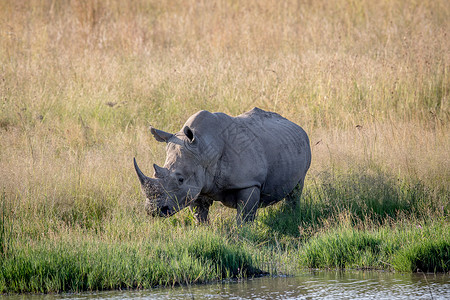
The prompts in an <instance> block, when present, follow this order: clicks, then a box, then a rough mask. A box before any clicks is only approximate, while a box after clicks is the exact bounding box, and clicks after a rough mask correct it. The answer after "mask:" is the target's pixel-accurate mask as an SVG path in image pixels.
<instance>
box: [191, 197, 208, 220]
mask: <svg viewBox="0 0 450 300" xmlns="http://www.w3.org/2000/svg"><path fill="white" fill-rule="evenodd" d="M212 203H213V201H212V200H211V199H209V198H207V197H205V196H198V197H197V199H195V201H194V202H192V203H191V204H190V205H189V208H190V209H191V211H192V213H193V214H194V217H195V220H196V221H197V223H207V222H208V213H209V207H210V206H211V204H212Z"/></svg>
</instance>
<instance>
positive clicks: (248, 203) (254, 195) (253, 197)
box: [236, 187, 261, 226]
mask: <svg viewBox="0 0 450 300" xmlns="http://www.w3.org/2000/svg"><path fill="white" fill-rule="evenodd" d="M260 192H261V191H260V189H259V188H258V187H251V188H247V189H243V190H240V191H238V192H237V195H236V196H237V215H236V222H237V225H238V226H241V225H242V224H243V223H245V222H252V221H253V220H254V219H255V216H256V210H257V209H258V207H259V197H260Z"/></svg>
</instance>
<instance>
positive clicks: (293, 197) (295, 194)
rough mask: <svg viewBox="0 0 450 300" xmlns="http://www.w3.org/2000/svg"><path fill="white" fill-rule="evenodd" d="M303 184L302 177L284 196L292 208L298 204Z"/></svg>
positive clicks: (303, 179)
mask: <svg viewBox="0 0 450 300" xmlns="http://www.w3.org/2000/svg"><path fill="white" fill-rule="evenodd" d="M304 185H305V178H302V179H300V181H299V182H298V184H297V185H296V186H295V188H294V189H293V190H292V191H291V192H290V193H289V194H288V195H287V196H286V203H287V204H288V205H289V206H291V207H292V208H296V207H298V206H299V205H300V198H301V196H302V192H303V186H304Z"/></svg>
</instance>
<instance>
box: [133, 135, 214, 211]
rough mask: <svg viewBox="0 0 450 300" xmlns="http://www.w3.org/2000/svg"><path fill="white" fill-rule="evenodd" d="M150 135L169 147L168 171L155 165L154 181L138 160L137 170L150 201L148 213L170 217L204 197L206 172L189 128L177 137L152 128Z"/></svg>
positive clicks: (165, 164)
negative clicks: (198, 198) (144, 171)
mask: <svg viewBox="0 0 450 300" xmlns="http://www.w3.org/2000/svg"><path fill="white" fill-rule="evenodd" d="M150 131H151V133H152V134H153V136H154V137H155V139H156V140H157V141H159V142H164V143H166V144H167V147H166V152H167V157H166V161H165V163H164V167H160V166H158V165H156V164H154V165H153V168H154V178H150V177H147V176H146V175H144V173H143V172H142V171H141V170H140V169H139V167H138V165H137V163H136V160H135V159H134V167H135V169H136V173H137V175H138V177H139V181H140V182H141V188H142V192H143V194H144V196H145V197H146V202H145V210H146V211H147V213H148V214H149V215H152V216H160V217H169V216H171V215H173V214H175V213H176V212H178V211H180V210H181V209H183V208H185V207H186V206H188V205H189V204H190V203H191V202H192V201H194V200H195V199H196V198H197V196H198V195H199V194H200V192H201V190H202V188H203V187H204V185H205V179H206V178H205V168H204V167H203V164H202V163H201V162H200V159H199V152H198V141H197V139H196V137H195V136H194V133H193V131H192V130H191V129H190V128H189V127H188V126H185V127H184V129H183V131H182V132H179V133H176V134H171V133H168V132H164V131H162V130H158V129H156V128H153V127H151V126H150Z"/></svg>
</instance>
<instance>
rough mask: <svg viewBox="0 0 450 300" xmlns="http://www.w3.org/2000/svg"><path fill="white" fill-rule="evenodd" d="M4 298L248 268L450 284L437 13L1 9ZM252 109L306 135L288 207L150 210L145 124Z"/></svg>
mask: <svg viewBox="0 0 450 300" xmlns="http://www.w3.org/2000/svg"><path fill="white" fill-rule="evenodd" d="M0 16H1V18H0V20H1V21H0V194H1V204H0V209H1V215H0V264H1V265H2V267H1V271H0V292H27V291H31V292H53V291H68V290H97V289H114V288H127V287H138V288H147V287H151V286H155V285H173V284H177V283H182V284H185V283H194V282H205V281H211V280H216V279H221V278H226V277H229V276H251V275H253V274H255V273H258V272H259V271H261V270H262V271H265V272H269V273H290V274H295V273H296V272H298V271H299V270H301V269H302V268H309V267H311V268H381V269H387V270H395V271H402V272H403V271H406V272H415V271H418V270H421V271H436V272H437V271H439V272H440V271H444V272H448V271H449V259H450V257H449V251H450V250H449V248H450V245H449V244H450V241H449V234H448V232H450V230H449V229H450V228H449V210H450V204H449V202H450V201H449V198H450V188H449V184H448V183H449V182H450V156H449V153H450V142H449V141H450V130H449V129H450V128H449V120H450V111H449V103H448V99H449V93H450V88H449V87H450V79H449V61H450V54H449V51H448V48H449V47H448V42H447V41H448V32H450V22H449V21H448V20H450V7H449V5H448V4H447V2H446V1H422V2H420V3H417V2H415V1H378V2H374V1H348V0H339V1H334V2H333V3H331V2H330V3H329V2H328V1H315V2H314V3H308V2H307V1H305V2H302V1H286V2H283V3H277V2H270V1H246V2H242V3H241V2H239V1H228V2H223V1H220V2H219V1H205V2H203V1H183V2H179V1H167V2H164V3H160V1H151V0H148V1H147V0H140V1H132V2H130V1H128V2H124V1H108V2H104V1H96V0H92V1H87V0H84V1H69V0H66V1H52V0H44V1H0ZM254 106H258V107H260V108H262V109H267V110H272V111H276V112H278V113H280V114H282V115H283V116H285V117H287V118H289V119H290V120H292V121H294V122H296V123H298V124H299V125H301V126H302V127H303V128H304V129H305V130H306V131H307V132H308V134H309V136H310V139H311V146H312V154H313V161H312V166H311V169H310V172H309V174H308V176H307V179H306V185H305V191H304V194H303V197H302V199H301V204H300V206H299V208H298V210H296V211H291V210H289V209H288V208H286V207H285V206H284V205H283V203H280V204H277V205H275V206H272V207H269V208H267V209H264V210H260V211H259V213H258V216H257V218H256V221H255V222H254V223H253V224H248V225H246V226H244V227H242V228H236V225H235V221H234V214H235V211H232V210H230V209H227V208H224V207H223V206H221V205H220V204H214V206H213V207H212V211H211V221H210V225H209V226H197V225H195V224H194V223H193V218H192V215H191V214H190V212H188V211H182V212H180V213H179V214H177V215H175V216H173V217H171V218H169V219H166V220H160V219H153V218H151V217H148V216H146V215H145V212H144V210H143V198H142V196H141V194H140V191H139V182H138V180H137V178H136V175H135V172H134V170H133V165H132V158H133V157H136V158H137V159H138V160H139V161H140V162H142V169H143V171H145V172H147V173H148V172H149V170H150V168H151V165H152V163H154V162H156V163H159V164H161V162H162V161H163V160H164V156H165V153H164V147H163V146H162V145H160V144H158V143H157V142H155V141H154V140H153V139H152V138H151V136H150V134H149V132H148V125H149V124H150V123H151V124H152V125H154V126H156V127H157V128H161V129H163V130H165V131H177V130H179V129H180V127H181V126H182V124H183V123H184V121H185V120H186V119H187V118H188V117H189V116H190V115H192V114H193V113H195V112H196V111H198V110H200V109H207V110H210V111H222V112H225V113H228V114H231V115H237V114H240V113H242V112H245V111H247V110H249V109H251V108H252V107H254Z"/></svg>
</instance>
